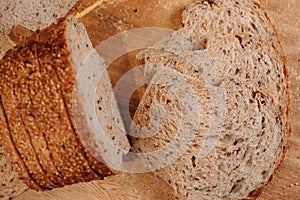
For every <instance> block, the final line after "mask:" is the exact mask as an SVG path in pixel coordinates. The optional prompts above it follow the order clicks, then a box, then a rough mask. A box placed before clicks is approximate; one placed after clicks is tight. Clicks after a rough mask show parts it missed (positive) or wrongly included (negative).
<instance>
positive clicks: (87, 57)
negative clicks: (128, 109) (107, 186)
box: [0, 17, 130, 190]
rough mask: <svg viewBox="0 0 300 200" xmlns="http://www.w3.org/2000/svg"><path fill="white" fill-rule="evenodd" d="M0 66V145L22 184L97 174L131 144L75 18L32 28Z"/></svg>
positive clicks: (118, 161) (117, 164) (107, 171)
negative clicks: (39, 28)
mask: <svg viewBox="0 0 300 200" xmlns="http://www.w3.org/2000/svg"><path fill="white" fill-rule="evenodd" d="M0 71H1V78H0V80H1V88H0V91H1V92H0V96H1V105H2V107H1V108H2V109H3V117H1V124H3V125H6V127H8V128H7V129H5V130H6V131H2V132H1V139H3V141H5V142H3V144H2V143H1V145H3V147H4V149H5V150H6V152H7V153H6V154H7V158H8V160H10V161H12V163H13V164H12V165H13V166H14V163H16V165H17V164H18V165H19V166H20V167H19V168H20V169H18V170H16V169H14V168H13V170H12V174H14V173H15V172H17V173H18V175H19V179H20V180H22V181H24V183H25V184H26V185H27V186H28V187H29V188H32V189H35V190H39V189H52V188H55V187H61V186H63V185H67V184H72V183H76V182H83V181H90V180H95V179H103V177H105V176H108V175H112V174H114V173H117V171H115V169H117V170H120V169H121V165H122V156H123V154H125V153H126V152H128V150H129V147H130V145H129V142H128V139H127V137H126V133H125V130H124V126H123V122H122V119H121V117H120V113H119V110H118V107H117V103H116V100H115V98H114V94H113V88H112V85H111V81H110V77H109V75H108V73H107V71H106V68H105V65H104V62H103V60H102V59H101V58H100V56H99V55H98V53H97V52H96V51H95V50H94V49H93V47H92V44H91V42H90V40H89V37H88V35H87V32H86V30H85V28H84V26H83V24H82V23H81V22H79V21H77V20H76V19H75V18H74V17H69V18H67V19H65V18H63V19H60V20H59V21H58V22H57V23H54V24H52V25H51V26H50V27H49V28H47V29H45V30H42V31H39V32H37V33H35V34H34V35H32V36H31V37H30V38H28V40H27V41H25V42H24V43H22V44H19V45H18V46H16V47H15V48H13V49H12V50H10V51H9V52H8V53H7V55H6V56H5V57H4V58H3V60H2V61H1V65H0ZM91 81H92V82H91ZM87 91H88V92H90V93H87ZM86 95H87V96H86ZM88 95H90V96H88ZM91 121H93V123H92V122H91ZM95 124H96V128H99V129H95V127H94V126H95ZM9 141H10V143H9ZM13 150H14V151H13ZM18 156H19V157H18ZM18 158H19V160H18ZM21 164H22V165H21ZM22 167H23V168H22ZM17 186H18V182H16V187H17Z"/></svg>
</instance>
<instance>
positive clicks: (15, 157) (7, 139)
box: [0, 96, 41, 190]
mask: <svg viewBox="0 0 300 200" xmlns="http://www.w3.org/2000/svg"><path fill="white" fill-rule="evenodd" d="M0 127H1V129H0V143H1V146H3V147H4V150H5V152H6V153H7V157H8V159H9V160H10V162H11V165H12V169H13V170H14V171H15V172H17V173H18V175H19V177H20V179H21V180H23V182H24V183H25V184H26V185H27V186H28V187H30V188H31V189H34V190H41V188H40V187H39V186H38V185H37V184H36V183H35V182H34V181H33V180H32V179H31V177H30V175H29V173H28V172H27V169H26V167H25V165H24V162H23V161H22V159H21V156H20V154H19V152H18V150H17V149H16V147H15V146H14V144H13V143H12V139H11V136H10V130H9V126H8V121H7V116H6V114H5V112H4V107H3V104H2V100H1V96H0Z"/></svg>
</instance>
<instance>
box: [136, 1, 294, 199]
mask: <svg viewBox="0 0 300 200" xmlns="http://www.w3.org/2000/svg"><path fill="white" fill-rule="evenodd" d="M203 2H206V3H207V1H198V4H202V3H203ZM213 2H221V1H211V3H212V4H213V5H211V8H214V6H216V5H214V3H213ZM224 2H226V1H223V2H222V3H224ZM250 3H251V2H250ZM195 4H197V3H195ZM191 7H193V6H191ZM196 7H197V6H196ZM189 9H190V10H193V9H194V8H189ZM206 9H207V8H205V9H204V10H203V12H206V11H207V10H206ZM220 9H221V8H220ZM201 12H202V10H200V9H199V10H197V12H190V13H189V14H190V18H189V21H186V22H185V24H184V26H185V27H184V28H183V29H181V30H179V31H178V32H179V33H180V34H178V33H174V34H172V35H170V36H169V37H166V39H165V40H162V41H161V42H159V43H158V44H157V45H155V46H154V47H153V48H150V49H148V50H146V51H144V52H142V53H140V55H139V58H142V59H144V62H145V63H146V66H145V76H146V78H148V79H151V78H152V82H153V83H154V84H155V82H159V83H164V84H167V83H169V82H172V81H170V79H171V78H172V76H173V75H172V74H171V73H170V72H166V70H165V68H179V69H180V70H179V71H184V70H186V69H187V65H186V64H182V62H180V59H178V57H182V58H184V59H185V60H186V63H192V64H196V66H197V65H198V67H199V69H202V70H196V71H195V72H192V74H195V73H198V72H199V71H200V72H202V73H201V74H202V76H203V77H206V80H208V81H207V86H209V85H211V86H213V87H223V89H222V90H221V91H223V92H225V96H223V98H224V99H223V103H224V104H223V106H224V107H225V108H226V109H225V110H226V115H225V117H221V116H222V115H219V116H218V115H215V116H213V117H212V118H211V120H210V123H211V124H209V128H208V129H207V130H208V132H207V131H206V132H205V131H202V132H201V131H199V132H200V133H199V137H197V135H195V138H196V139H195V141H192V142H191V145H190V147H189V148H188V150H187V151H186V152H185V154H183V156H179V157H178V160H177V161H175V162H173V163H172V164H171V165H170V166H167V167H165V168H163V169H160V170H158V171H156V172H155V174H157V176H159V177H160V178H162V179H163V180H165V181H166V182H167V183H169V185H170V186H172V187H173V188H174V190H175V191H176V194H177V197H178V198H179V199H243V198H248V197H249V196H251V194H253V191H258V190H259V189H260V188H261V187H262V186H263V185H264V184H265V183H267V182H268V180H269V178H270V176H271V174H272V173H273V171H274V170H275V169H276V167H277V166H278V164H279V163H280V161H281V159H282V156H283V152H284V148H285V145H286V142H287V136H288V131H289V125H288V120H287V115H286V113H287V112H288V104H289V103H288V101H289V100H288V98H289V97H288V87H287V84H286V83H287V79H286V70H285V66H284V61H283V60H282V58H283V55H282V52H281V50H280V44H279V43H277V39H276V38H275V40H273V39H270V38H272V37H271V36H272V34H271V36H270V37H269V36H268V35H267V34H264V33H263V34H262V35H260V33H259V34H255V35H253V33H251V34H250V33H248V34H245V33H240V32H233V33H231V32H229V34H228V33H223V32H222V31H219V32H217V31H218V29H217V28H216V29H215V30H211V32H209V31H208V32H206V33H202V32H201V31H199V32H197V31H198V30H197V31H195V32H193V31H190V30H189V29H193V26H195V27H197V26H198V25H199V24H198V22H199V21H200V22H201V20H202V18H201V19H196V20H195V21H193V22H191V19H193V17H195V16H196V17H197V16H198V15H199V16H200V15H201V14H202V13H201ZM185 13H187V12H185ZM192 23H194V24H193V25H191V24H192ZM224 23H227V21H225V22H224ZM230 23H232V22H230ZM230 23H229V24H230ZM265 23H268V21H267V20H266V21H265ZM189 25H191V27H192V28H191V27H189V28H188V29H186V30H185V28H186V27H188V26H189ZM218 25H219V24H216V26H218ZM226 25H227V24H226ZM267 25H268V26H269V27H267V28H266V30H267V29H269V28H270V27H271V25H270V24H267ZM225 27H226V26H225ZM233 27H234V28H236V27H235V26H233ZM198 28H199V27H198ZM222 28H223V27H222ZM271 29H272V27H271ZM214 31H216V32H214ZM220 33H221V34H220ZM182 35H183V36H182ZM265 36H268V37H265ZM194 38H195V40H196V41H195V42H192V41H193V39H194ZM272 42H273V43H272ZM197 43H198V48H199V49H200V50H199V49H197V45H195V44H197ZM178 44H180V45H178ZM182 44H184V45H182ZM199 46H200V47H199ZM274 47H275V48H279V49H278V50H277V49H274ZM201 49H202V50H201ZM164 51H167V52H164ZM203 52H206V55H207V56H204V57H203ZM174 54H175V55H177V56H174ZM207 63H210V64H211V65H210V67H209V68H215V69H216V71H215V72H217V75H218V76H217V78H216V79H215V80H214V79H207V75H208V74H207V73H205V70H203V69H205V66H209V65H207ZM178 64H179V65H181V67H175V66H176V65H178ZM159 66H160V67H163V70H162V69H161V68H159ZM206 69H207V67H206ZM203 72H204V73H203ZM183 74H184V73H183ZM190 76H192V75H191V74H190ZM195 80H197V78H196V77H195ZM209 80H211V82H210V81H209ZM159 87H160V86H157V85H155V86H153V85H150V86H148V88H147V90H146V92H145V94H144V97H143V99H142V101H141V103H140V105H139V107H138V109H137V112H136V114H135V116H134V121H135V122H136V123H137V124H138V125H140V126H142V127H139V129H143V128H145V127H146V126H147V125H149V124H147V123H145V119H146V122H149V121H155V120H156V119H157V116H155V113H152V112H151V110H152V109H153V108H152V107H154V108H156V107H160V108H165V109H166V110H168V108H167V106H165V101H164V100H162V99H157V96H158V94H159V93H160V92H159V91H160V90H159ZM270 88H273V89H270ZM186 93H188V91H187V92H186ZM169 98H170V99H169V101H170V102H174V101H176V100H177V99H172V98H174V96H171V95H169ZM198 98H205V96H201V95H199V97H198ZM210 99H211V101H212V102H213V104H214V103H215V100H216V98H213V93H211V92H210ZM149 102H150V103H149ZM214 105H216V104H214ZM216 108H217V107H216V106H214V107H213V108H212V110H213V111H212V113H216V112H217V111H218V109H216ZM169 109H170V108H169ZM171 109H176V107H174V106H173V108H171ZM208 109H209V108H208ZM161 112H162V111H161ZM168 116H170V117H171V118H172V120H174V119H175V121H177V122H178V123H177V124H176V125H177V126H178V124H180V123H182V116H180V115H177V117H175V118H174V116H171V115H168V114H167V115H166V116H165V117H164V118H168ZM211 116H212V115H211ZM204 117H206V118H207V117H209V115H204ZM218 120H219V121H221V123H218V124H215V125H214V123H213V122H214V121H218ZM157 124H158V123H156V124H154V123H152V124H151V125H152V126H150V127H147V129H149V130H150V131H151V130H152V131H153V130H157V128H158V127H157ZM164 125H165V126H164V127H163V128H162V130H161V131H160V132H159V133H158V134H154V133H153V134H154V136H152V137H149V138H146V139H144V138H134V140H132V141H133V150H134V151H138V152H144V153H146V152H147V153H149V152H155V151H159V150H160V148H161V146H163V147H165V146H167V144H168V143H170V142H171V140H172V139H173V138H174V133H173V135H172V137H169V135H168V130H169V129H170V127H173V126H171V125H170V124H164ZM196 125H197V124H194V126H193V127H195V126H196ZM216 125H217V126H216ZM218 125H219V126H218ZM202 126H203V125H201V124H199V127H202ZM132 127H133V128H132V130H131V131H132V133H134V134H135V135H138V133H140V134H141V135H143V134H145V133H144V132H140V130H139V129H136V126H134V125H133V126H132ZM211 127H219V128H217V129H214V130H213V129H210V128H211ZM199 130H200V128H199ZM216 131H217V134H216ZM136 132H138V133H136ZM194 133H195V132H194V131H193V130H190V131H188V132H186V134H194ZM147 135H149V133H147V134H146V136H147ZM144 136H145V135H144ZM157 141H159V142H157ZM161 141H163V144H164V145H157V144H160V143H161ZM207 141H209V142H208V143H207ZM193 142H195V143H193ZM207 144H208V145H207ZM209 145H210V146H211V148H208V147H210V146H209ZM203 149H204V150H206V151H207V152H206V153H207V155H206V156H203ZM176 151H177V152H178V151H180V147H178V150H176ZM150 154H151V153H150ZM172 154H176V152H175V153H174V152H173V153H172ZM146 155H148V154H146ZM150 158H151V156H150ZM165 159H166V160H167V159H168V156H167V157H166V158H165ZM152 160H153V159H152ZM151 162H153V161H151ZM151 162H150V164H152V163H151ZM147 164H148V163H147ZM150 166H151V165H150ZM150 169H151V168H150ZM258 174H259V175H258ZM249 198H250V197H249Z"/></svg>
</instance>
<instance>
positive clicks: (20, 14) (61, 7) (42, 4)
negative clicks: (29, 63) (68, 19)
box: [0, 0, 77, 35]
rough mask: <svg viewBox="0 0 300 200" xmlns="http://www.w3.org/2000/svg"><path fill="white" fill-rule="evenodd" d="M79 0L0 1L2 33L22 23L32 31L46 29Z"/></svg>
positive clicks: (0, 28) (0, 26)
mask: <svg viewBox="0 0 300 200" xmlns="http://www.w3.org/2000/svg"><path fill="white" fill-rule="evenodd" d="M76 2H77V0H59V1H43V0H30V1H29V0H22V1H10V0H3V1H1V2H0V35H4V34H7V33H8V32H9V31H10V30H11V29H12V28H13V27H14V26H16V25H22V26H24V27H25V28H28V29H30V30H32V31H36V30H38V29H44V28H46V27H48V26H49V25H50V24H52V23H53V22H55V20H56V19H57V18H60V17H63V16H65V15H66V14H67V13H68V12H69V10H70V9H71V8H72V7H73V6H74V5H75V3H76Z"/></svg>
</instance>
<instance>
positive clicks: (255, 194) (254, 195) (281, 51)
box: [249, 0, 291, 199]
mask: <svg viewBox="0 0 300 200" xmlns="http://www.w3.org/2000/svg"><path fill="white" fill-rule="evenodd" d="M252 2H253V3H254V4H255V5H257V6H258V7H259V8H260V9H261V10H262V11H263V12H264V13H265V16H266V18H267V20H268V22H269V24H270V26H271V27H272V29H273V31H274V33H275V36H276V40H277V44H278V45H279V47H280V49H279V50H278V51H279V52H278V53H279V55H280V57H281V60H282V62H283V72H284V76H285V84H286V92H287V94H286V95H287V105H286V109H285V113H284V116H283V117H284V119H285V122H286V128H287V133H286V134H287V138H286V141H287V143H286V145H285V147H284V149H283V153H282V158H281V161H280V162H279V164H278V166H277V168H276V169H275V171H276V170H278V168H279V167H280V166H281V165H282V163H283V160H284V157H285V155H286V150H287V148H288V146H289V143H288V141H289V138H290V135H291V125H290V122H289V114H290V108H291V103H290V86H289V81H288V80H289V75H288V68H287V65H286V58H285V56H284V55H285V54H284V49H283V47H282V45H281V42H280V40H279V36H278V33H277V30H276V28H275V26H274V25H273V23H272V21H271V19H270V18H269V16H268V14H267V12H266V11H265V9H264V8H263V6H262V5H261V4H260V3H259V2H257V1H256V0H252ZM275 50H277V49H275ZM272 178H273V176H271V177H270V179H269V180H268V182H267V183H266V184H265V185H264V186H262V187H260V188H259V189H258V190H255V191H252V192H251V193H250V194H249V197H250V198H254V199H255V198H257V197H259V195H260V194H261V193H262V192H263V190H264V189H265V188H266V185H267V184H268V183H269V182H270V181H271V180H272Z"/></svg>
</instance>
